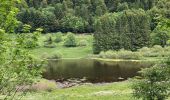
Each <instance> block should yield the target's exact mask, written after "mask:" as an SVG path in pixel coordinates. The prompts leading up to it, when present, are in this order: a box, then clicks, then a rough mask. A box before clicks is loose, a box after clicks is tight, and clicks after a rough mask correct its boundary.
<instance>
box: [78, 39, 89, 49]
mask: <svg viewBox="0 0 170 100" xmlns="http://www.w3.org/2000/svg"><path fill="white" fill-rule="evenodd" d="M78 45H79V46H81V47H83V46H87V45H88V42H87V41H86V40H80V41H79V43H78Z"/></svg>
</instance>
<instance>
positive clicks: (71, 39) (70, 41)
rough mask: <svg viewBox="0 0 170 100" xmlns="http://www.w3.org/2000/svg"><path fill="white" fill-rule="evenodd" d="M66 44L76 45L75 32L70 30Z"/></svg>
mask: <svg viewBox="0 0 170 100" xmlns="http://www.w3.org/2000/svg"><path fill="white" fill-rule="evenodd" d="M64 46H66V47H76V46H77V44H76V37H75V35H74V34H73V33H71V32H68V33H67V38H66V39H65V42H64Z"/></svg>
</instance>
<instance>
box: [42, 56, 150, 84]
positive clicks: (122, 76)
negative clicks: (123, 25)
mask: <svg viewBox="0 0 170 100" xmlns="http://www.w3.org/2000/svg"><path fill="white" fill-rule="evenodd" d="M151 65H152V64H151V62H135V61H109V62H106V61H98V60H92V59H64V60H53V61H52V60H51V61H49V63H48V66H47V67H46V72H44V74H43V77H44V78H46V79H49V80H56V81H61V80H67V79H70V78H77V79H83V78H86V79H87V81H88V82H92V83H98V82H117V81H121V80H126V79H128V78H132V77H134V76H136V75H139V74H138V73H137V72H138V71H140V70H141V68H146V67H150V66H151Z"/></svg>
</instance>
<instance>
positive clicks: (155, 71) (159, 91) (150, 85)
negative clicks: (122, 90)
mask: <svg viewBox="0 0 170 100" xmlns="http://www.w3.org/2000/svg"><path fill="white" fill-rule="evenodd" d="M168 62H169V61H167V62H166V63H163V64H157V65H155V66H154V67H151V68H147V69H144V70H142V71H141V78H142V79H135V80H134V81H133V85H132V89H133V90H134V91H133V95H134V97H136V98H137V99H140V98H141V99H143V100H165V99H166V98H167V97H168V96H169V89H170V86H169V84H170V73H169V72H170V67H169V66H170V65H169V64H170V63H168Z"/></svg>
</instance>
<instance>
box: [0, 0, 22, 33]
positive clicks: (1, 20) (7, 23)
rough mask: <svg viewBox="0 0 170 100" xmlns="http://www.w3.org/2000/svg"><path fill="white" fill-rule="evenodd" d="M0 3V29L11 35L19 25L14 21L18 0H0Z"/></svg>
mask: <svg viewBox="0 0 170 100" xmlns="http://www.w3.org/2000/svg"><path fill="white" fill-rule="evenodd" d="M0 2H1V6H0V12H1V14H0V28H1V29H3V30H5V32H9V33H13V32H14V29H15V28H16V27H17V25H18V23H19V22H18V21H17V19H16V14H17V13H18V8H16V4H17V3H19V2H20V0H10V1H6V0H0Z"/></svg>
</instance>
